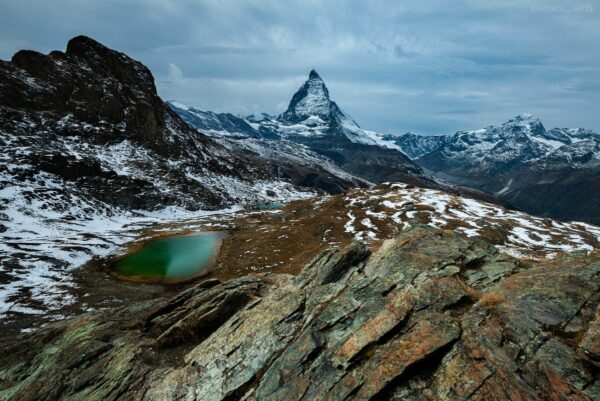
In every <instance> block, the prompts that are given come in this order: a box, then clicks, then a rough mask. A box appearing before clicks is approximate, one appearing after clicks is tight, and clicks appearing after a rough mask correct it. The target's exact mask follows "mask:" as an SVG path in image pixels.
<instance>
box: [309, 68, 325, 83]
mask: <svg viewBox="0 0 600 401" xmlns="http://www.w3.org/2000/svg"><path fill="white" fill-rule="evenodd" d="M308 79H320V80H321V81H322V80H323V78H321V76H320V75H319V73H318V72H317V71H316V70H315V69H314V68H313V69H312V70H310V73H309V74H308Z"/></svg>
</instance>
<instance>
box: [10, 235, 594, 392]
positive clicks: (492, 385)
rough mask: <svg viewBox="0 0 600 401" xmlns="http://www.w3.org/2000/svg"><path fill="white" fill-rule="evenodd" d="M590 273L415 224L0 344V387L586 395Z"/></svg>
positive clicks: (577, 263) (589, 265)
mask: <svg viewBox="0 0 600 401" xmlns="http://www.w3.org/2000/svg"><path fill="white" fill-rule="evenodd" d="M599 276H600V258H599V257H598V255H596V256H593V255H592V256H590V257H579V258H577V257H575V256H566V257H564V258H561V259H558V260H555V261H552V262H546V263H540V264H533V265H521V264H520V263H519V262H518V261H516V260H514V259H511V258H509V257H507V256H504V255H502V254H499V253H498V252H497V251H496V250H495V249H494V248H493V247H492V246H490V245H488V244H486V243H485V242H482V241H478V240H472V239H467V238H464V237H459V236H456V235H453V234H451V233H449V232H444V231H440V230H435V229H432V228H430V227H426V226H417V227H415V228H413V229H410V230H408V231H405V232H403V233H402V234H401V235H400V236H399V237H398V238H397V239H395V240H389V241H387V242H385V243H384V244H383V245H382V246H381V248H380V249H379V250H377V251H376V252H375V253H373V254H371V252H370V251H369V250H368V249H367V248H366V247H365V246H364V245H362V244H361V243H354V244H353V245H351V246H350V247H348V248H347V249H345V250H343V251H341V250H328V251H324V252H322V253H321V254H319V255H318V256H316V257H315V259H314V260H313V261H312V262H311V263H310V264H308V265H307V266H306V267H305V268H304V269H303V270H302V272H301V273H300V274H299V275H297V276H290V275H284V274H280V275H275V274H257V275H250V276H247V277H243V278H237V279H232V280H230V281H227V282H223V283H221V282H218V281H215V280H208V281H205V282H203V283H201V284H199V285H197V286H195V287H192V288H191V289H189V290H187V291H185V292H183V293H181V294H180V295H179V296H177V297H176V298H174V299H171V300H168V301H165V300H156V301H152V302H145V303H140V304H137V305H131V306H128V307H125V308H121V309H118V310H105V311H100V312H95V313H90V314H87V315H84V316H81V317H79V318H77V319H73V320H68V321H63V322H58V323H54V324H51V325H49V326H47V327H45V328H43V329H40V330H38V331H37V332H34V333H32V334H28V335H24V336H22V337H21V338H17V339H8V340H4V343H3V344H2V345H3V346H2V348H1V349H2V351H1V354H0V358H1V361H2V364H1V366H2V368H1V370H0V378H1V380H2V382H1V384H0V399H3V400H8V399H19V400H34V399H35V400H56V399H86V400H117V399H143V400H175V399H186V400H202V401H209V400H238V399H243V400H395V399H398V400H399V399H405V400H406V399H407V400H491V399H493V400H537V399H540V400H545V399H556V400H567V399H568V400H593V399H598V397H599V396H600V380H599V379H598V374H599V372H600V361H599V359H598V349H597V339H598V321H599V317H598V309H597V308H598V303H599V301H600V279H599Z"/></svg>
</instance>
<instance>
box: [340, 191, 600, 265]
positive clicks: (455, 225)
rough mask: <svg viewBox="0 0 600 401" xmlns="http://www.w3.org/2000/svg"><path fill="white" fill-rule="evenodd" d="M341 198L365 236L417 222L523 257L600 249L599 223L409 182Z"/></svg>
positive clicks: (356, 230)
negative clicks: (558, 218) (541, 214)
mask: <svg viewBox="0 0 600 401" xmlns="http://www.w3.org/2000/svg"><path fill="white" fill-rule="evenodd" d="M343 202H344V205H345V206H344V207H345V210H346V214H347V216H348V218H349V220H348V221H347V222H346V228H347V229H346V231H347V232H349V233H351V234H352V236H353V237H354V238H356V239H363V240H367V241H369V240H378V239H382V238H388V237H392V236H394V235H395V233H397V232H398V231H399V230H402V229H404V228H407V227H410V226H412V225H414V224H428V225H430V226H433V227H437V228H440V229H445V230H453V231H457V232H460V233H463V234H464V235H467V236H469V237H478V236H479V237H482V238H484V239H486V240H488V241H490V242H492V243H494V244H496V245H497V246H499V248H500V249H502V250H503V251H506V252H507V253H510V254H511V255H519V257H530V258H547V257H554V256H556V255H557V254H559V253H561V252H571V251H575V250H583V251H587V252H589V251H592V250H594V249H599V248H600V227H595V226H592V225H589V224H585V223H579V222H568V223H567V222H557V221H554V220H550V219H547V218H540V217H535V216H530V215H528V214H525V213H521V212H517V211H512V210H508V209H504V208H502V207H500V206H497V205H493V204H489V203H485V202H481V201H477V200H474V199H469V198H463V197H460V196H456V195H451V194H448V193H444V192H441V191H437V190H432V189H424V188H414V187H410V186H407V185H405V184H400V185H399V184H382V185H378V186H376V187H374V188H372V189H369V190H354V191H351V192H350V193H348V194H346V195H345V196H344V198H343ZM363 216H365V217H363ZM369 216H377V218H376V219H370V218H369ZM356 221H360V222H361V224H360V225H357V224H356ZM350 228H351V229H350ZM375 233H381V234H377V235H374V234H375Z"/></svg>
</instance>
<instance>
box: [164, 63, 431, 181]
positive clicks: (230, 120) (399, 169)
mask: <svg viewBox="0 0 600 401" xmlns="http://www.w3.org/2000/svg"><path fill="white" fill-rule="evenodd" d="M168 105H169V106H170V107H171V108H172V109H173V110H175V111H176V112H177V113H178V114H179V115H180V116H181V117H182V118H183V119H184V120H186V121H187V122H188V123H190V124H192V125H193V126H194V127H196V128H197V129H199V130H200V131H202V132H209V133H212V134H213V137H214V136H220V137H222V138H226V137H229V138H230V139H231V138H237V139H241V138H254V139H263V140H270V141H272V142H274V141H277V140H278V141H282V140H283V141H288V142H293V143H296V144H301V145H303V146H304V148H302V149H303V151H306V150H307V149H310V150H311V151H312V152H314V153H316V154H319V155H321V156H322V157H325V158H327V159H328V160H329V163H330V164H331V163H333V164H335V165H337V166H338V167H339V168H342V169H343V170H345V171H347V172H348V173H350V174H352V175H355V176H358V177H361V178H363V179H365V180H367V181H370V182H383V181H400V182H407V183H411V184H416V185H423V186H429V187H437V186H438V184H437V183H436V182H435V181H434V180H432V179H431V178H430V177H428V176H427V175H426V174H425V173H424V172H423V170H422V169H421V168H420V167H419V166H417V165H416V164H415V163H413V162H412V161H411V160H410V159H409V158H408V157H406V156H405V155H404V154H403V153H401V152H398V147H397V146H396V145H395V144H394V142H393V141H391V140H389V139H385V138H384V136H383V135H381V134H378V133H375V132H372V131H367V130H364V129H362V128H361V127H360V126H359V125H358V124H357V123H356V122H355V121H354V119H353V118H352V117H351V116H350V115H349V114H347V113H345V112H344V111H342V109H341V108H340V107H339V106H338V105H337V104H336V103H335V102H334V101H333V100H331V98H330V95H329V90H328V89H327V86H326V85H325V82H324V81H323V79H322V78H321V76H320V75H319V74H318V73H317V72H316V71H314V70H312V71H310V73H309V76H308V79H307V80H306V82H304V84H302V86H301V87H300V88H299V89H298V91H297V92H296V93H295V94H294V95H293V96H292V99H291V101H290V103H289V105H288V108H287V110H286V111H285V112H283V113H282V114H280V115H279V116H269V115H266V114H263V115H262V118H260V119H259V118H256V117H255V116H248V117H246V118H240V117H235V116H233V115H231V114H215V113H211V112H206V111H200V110H198V109H195V108H192V107H188V106H186V105H182V104H180V103H177V102H173V101H171V102H168ZM249 127H251V128H252V130H251V129H249ZM255 143H256V142H255ZM268 146H277V145H272V144H269V145H268Z"/></svg>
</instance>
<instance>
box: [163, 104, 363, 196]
mask: <svg viewBox="0 0 600 401" xmlns="http://www.w3.org/2000/svg"><path fill="white" fill-rule="evenodd" d="M166 104H167V106H169V107H170V108H171V109H173V110H174V111H175V112H177V113H178V114H179V115H180V116H181V117H182V119H184V120H185V121H186V122H188V123H189V124H190V125H192V126H193V127H195V128H196V129H198V130H199V131H200V132H201V133H203V134H206V135H207V136H209V137H210V138H211V139H213V140H214V141H215V142H217V143H219V144H220V145H222V146H223V147H225V148H227V149H230V150H232V151H234V152H237V153H240V154H247V155H250V156H252V157H256V158H257V159H259V160H261V161H262V162H263V163H265V164H267V165H269V167H270V170H271V171H272V172H273V174H274V175H276V176H277V177H279V178H282V179H285V180H287V181H289V182H291V183H293V184H296V185H299V186H303V187H312V188H317V189H320V190H323V191H326V192H328V193H331V194H334V193H341V192H344V191H346V190H348V189H349V188H354V187H366V186H368V185H369V184H370V183H369V182H368V181H366V180H363V179H361V178H359V177H356V176H354V175H353V174H350V173H348V172H346V171H345V170H343V169H342V168H341V167H339V166H337V165H336V164H335V163H333V162H332V161H331V160H330V159H328V158H327V157H325V156H323V155H320V154H319V153H316V152H314V151H312V150H310V148H309V147H308V146H306V145H303V144H298V143H295V142H292V141H289V140H286V139H282V138H280V137H279V135H277V134H273V133H271V132H269V131H266V130H265V129H264V128H263V126H262V125H260V124H259V123H256V122H253V121H251V120H250V119H249V118H246V119H243V118H241V117H237V116H234V115H232V114H229V113H213V112H210V111H202V110H199V109H196V108H194V107H188V106H186V105H183V104H181V103H178V102H175V101H167V102H166Z"/></svg>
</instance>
